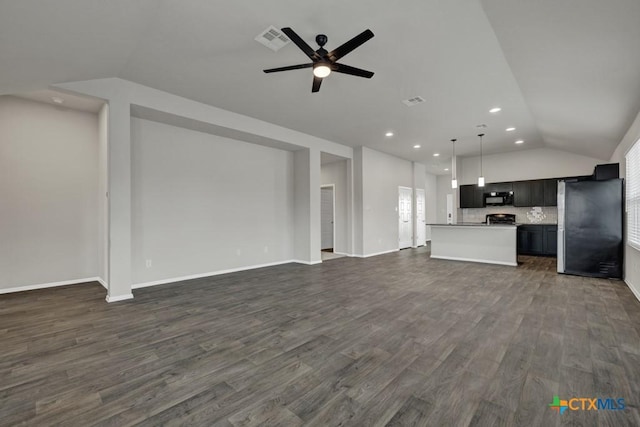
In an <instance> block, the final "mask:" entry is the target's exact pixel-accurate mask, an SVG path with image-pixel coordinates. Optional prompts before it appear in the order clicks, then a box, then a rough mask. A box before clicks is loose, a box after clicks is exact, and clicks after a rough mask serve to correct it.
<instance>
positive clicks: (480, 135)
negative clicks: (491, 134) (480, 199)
mask: <svg viewBox="0 0 640 427" xmlns="http://www.w3.org/2000/svg"><path fill="white" fill-rule="evenodd" d="M478 136H479V137H480V176H482V137H483V136H484V133H481V134H479V135H478Z"/></svg>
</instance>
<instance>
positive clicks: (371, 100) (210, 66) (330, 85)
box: [0, 0, 640, 173]
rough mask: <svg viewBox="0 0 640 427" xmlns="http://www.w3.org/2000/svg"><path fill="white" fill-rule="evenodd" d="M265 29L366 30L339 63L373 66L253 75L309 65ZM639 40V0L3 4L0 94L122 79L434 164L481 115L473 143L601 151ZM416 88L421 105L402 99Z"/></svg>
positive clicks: (625, 96) (310, 35) (633, 85)
mask: <svg viewBox="0 0 640 427" xmlns="http://www.w3.org/2000/svg"><path fill="white" fill-rule="evenodd" d="M269 25H274V26H275V27H277V28H281V27H285V26H290V27H292V28H293V29H294V30H295V31H296V32H297V33H298V34H299V35H300V36H302V37H303V38H304V39H305V40H306V41H307V42H308V43H309V44H310V45H311V46H313V47H314V48H315V47H316V46H315V42H314V38H315V36H316V34H318V33H324V34H327V36H328V37H329V42H328V43H327V45H326V48H327V49H328V50H332V49H333V48H335V47H337V46H338V45H340V44H342V43H343V42H345V41H347V40H348V39H350V38H351V37H353V36H355V35H356V34H358V33H360V32H362V31H363V30H364V29H366V28H369V29H371V30H372V31H373V32H374V34H375V37H374V38H373V39H371V40H370V41H368V42H367V43H365V44H364V45H363V46H361V47H360V48H358V49H357V50H355V51H354V52H352V53H350V54H349V55H347V56H345V57H344V58H342V60H340V62H342V63H345V64H348V65H352V66H355V67H358V68H364V69H367V70H371V71H374V72H375V73H376V74H375V75H374V77H373V78H372V79H370V80H368V79H362V78H358V77H353V76H347V75H343V74H332V75H331V76H329V77H328V78H327V79H326V81H325V82H324V83H323V85H322V89H321V90H320V92H319V93H315V94H312V93H311V80H312V77H311V70H309V69H307V70H295V71H288V72H283V73H274V74H264V73H263V72H262V70H263V69H264V68H272V67H279V66H285V65H291V64H300V63H304V62H307V58H306V56H305V55H304V54H303V53H302V52H301V51H299V50H298V48H297V47H296V46H295V45H293V44H292V43H291V44H289V45H288V46H285V47H284V48H283V49H282V50H280V51H279V52H277V53H274V52H272V51H271V50H269V49H267V48H266V47H264V46H262V45H261V44H259V43H258V42H256V41H255V40H254V37H255V36H257V35H258V34H259V33H260V32H261V31H262V30H264V29H265V28H267V27H268V26H269ZM638 40H640V1H638V0H608V1H606V2H604V1H602V0H560V1H558V0H535V1H531V0H403V1H402V2H394V1H388V0H387V1H382V0H376V1H372V0H349V1H336V0H325V1H322V2H300V1H294V0H272V1H270V2H258V1H255V0H216V1H213V2H212V1H210V0H188V1H179V2H178V1H166V0H164V1H163V0H137V1H130V0H110V1H108V2H106V1H103V0H57V1H55V2H52V1H47V0H20V1H12V0H0V58H1V65H0V67H1V72H0V94H16V93H23V92H30V91H34V90H42V89H45V88H47V87H48V86H49V85H50V84H52V83H62V82H68V81H77V80H88V79H96V78H105V77H120V78H123V79H127V80H131V81H134V82H137V83H141V84H144V85H148V86H151V87H154V88H157V89H161V90H165V91H167V92H171V93H174V94H178V95H182V96H185V97H188V98H191V99H194V100H197V101H201V102H204V103H207V104H211V105H214V106H217V107H221V108H225V109H227V110H231V111H235V112H238V113H242V114H246V115H248V116H252V117H256V118H259V119H262V120H265V121H269V122H272V123H275V124H279V125H282V126H286V127H288V128H291V129H295V130H298V131H302V132H305V133H308V134H311V135H315V136H318V137H321V138H325V139H329V140H332V141H335V142H338V143H342V144H346V145H351V146H359V145H365V146H369V147H371V148H374V149H377V150H381V151H384V152H387V153H390V154H394V155H397V156H399V157H402V158H406V159H409V160H415V161H418V162H422V163H425V164H426V165H427V167H428V170H429V171H431V172H435V173H443V169H444V167H446V166H448V163H449V162H450V160H449V158H450V152H451V143H450V142H449V140H450V139H451V138H457V139H458V143H457V145H456V151H457V152H458V153H459V154H461V155H476V154H477V152H478V149H479V144H478V138H477V137H476V134H477V133H479V132H478V129H477V128H476V125H478V124H486V125H487V126H488V128H487V129H486V130H485V133H486V137H485V139H484V152H485V153H492V152H494V153H495V152H505V151H511V150H526V149H528V148H535V147H543V146H548V147H554V148H559V149H562V150H566V151H570V152H574V153H579V154H584V155H587V156H591V157H596V158H599V159H602V160H605V161H606V160H607V159H609V157H610V156H611V154H612V152H613V150H614V149H615V147H616V145H617V144H618V142H619V141H620V139H621V138H622V136H623V135H624V132H625V131H626V130H627V128H628V127H629V126H630V124H631V121H632V120H633V118H634V117H635V116H636V114H637V113H638V111H639V110H640V48H638ZM416 95H420V96H422V97H423V98H425V100H426V102H425V103H423V104H419V105H416V106H414V107H406V106H404V105H403V104H402V103H401V100H403V99H406V98H410V97H413V96H416ZM494 106H500V107H502V111H501V112H500V113H498V114H490V113H489V112H488V110H489V109H490V108H491V107H494ZM509 126H515V127H516V128H517V130H516V131H515V132H511V133H507V132H505V128H507V127H509ZM388 130H392V131H393V132H394V133H395V136H394V137H392V138H387V137H385V136H384V134H385V132H386V131H388ZM516 139H523V140H525V143H524V144H522V145H515V144H514V141H515V140H516ZM414 144H420V145H421V146H422V147H421V148H420V149H418V150H416V149H414V148H413V145H414ZM435 152H438V153H441V154H442V155H441V156H439V157H437V158H436V157H433V156H432V155H433V153H435Z"/></svg>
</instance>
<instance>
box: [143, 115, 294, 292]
mask: <svg viewBox="0 0 640 427" xmlns="http://www.w3.org/2000/svg"><path fill="white" fill-rule="evenodd" d="M131 133H132V150H133V151H132V195H133V197H132V211H133V215H132V269H133V272H132V275H133V282H134V284H140V283H148V282H154V281H161V280H166V279H170V278H177V277H184V276H190V275H199V274H206V273H210V272H217V271H220V270H227V269H237V268H244V267H250V266H254V265H261V264H268V263H276V262H282V261H287V260H290V259H291V258H292V256H293V249H292V247H293V227H292V226H291V224H292V223H293V154H292V153H291V152H287V151H282V150H278V149H273V148H267V147H261V146H256V145H253V144H248V143H244V142H240V141H235V140H230V139H227V138H222V137H217V136H214V135H210V134H205V133H200V132H196V131H192V130H188V129H183V128H178V127H174V126H170V125H166V124H161V123H156V122H151V121H147V120H141V119H135V118H133V119H132V120H131ZM146 260H151V263H152V267H150V268H147V267H146Z"/></svg>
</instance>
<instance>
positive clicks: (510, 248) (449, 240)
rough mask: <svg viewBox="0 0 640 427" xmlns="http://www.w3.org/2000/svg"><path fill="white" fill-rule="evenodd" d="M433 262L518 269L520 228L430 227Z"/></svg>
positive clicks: (436, 225) (457, 225) (474, 225)
mask: <svg viewBox="0 0 640 427" xmlns="http://www.w3.org/2000/svg"><path fill="white" fill-rule="evenodd" d="M430 226H431V258H438V259H450V260H456V261H473V262H482V263H487V264H501V265H511V266H517V265H518V259H517V252H516V243H517V234H516V230H517V228H518V227H517V226H516V225H503V224H500V225H498V224H496V225H485V224H464V223H463V224H430Z"/></svg>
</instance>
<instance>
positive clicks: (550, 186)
mask: <svg viewBox="0 0 640 427" xmlns="http://www.w3.org/2000/svg"><path fill="white" fill-rule="evenodd" d="M557 205H558V180H557V179H555V178H552V179H545V180H544V206H557Z"/></svg>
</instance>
